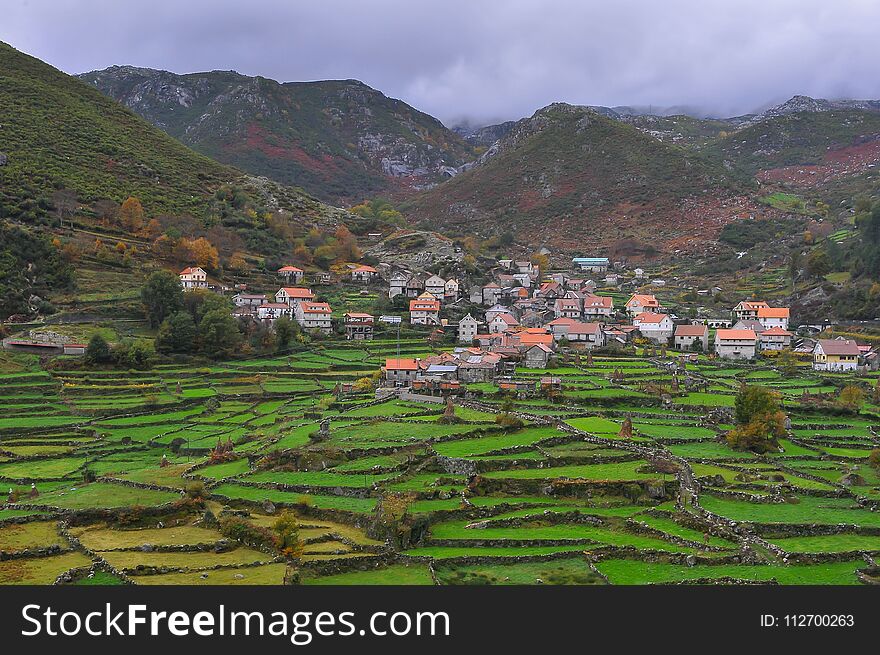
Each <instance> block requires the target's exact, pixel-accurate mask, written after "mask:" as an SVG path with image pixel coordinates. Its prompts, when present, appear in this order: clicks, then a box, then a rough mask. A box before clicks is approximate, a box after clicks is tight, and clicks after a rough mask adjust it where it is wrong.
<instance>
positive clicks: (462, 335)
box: [458, 314, 480, 343]
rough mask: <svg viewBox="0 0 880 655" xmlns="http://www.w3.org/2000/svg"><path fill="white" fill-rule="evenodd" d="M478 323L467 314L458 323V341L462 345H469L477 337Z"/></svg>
mask: <svg viewBox="0 0 880 655" xmlns="http://www.w3.org/2000/svg"><path fill="white" fill-rule="evenodd" d="M479 327H480V322H479V321H478V320H477V319H475V318H474V317H473V316H471V315H470V314H468V315H467V316H465V317H464V318H462V319H461V320H460V321H459V322H458V340H459V341H461V342H462V343H471V342H472V341H473V340H474V338H475V337H476V336H477V331H478V329H479Z"/></svg>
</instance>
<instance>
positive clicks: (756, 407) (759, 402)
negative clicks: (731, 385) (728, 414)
mask: <svg viewBox="0 0 880 655" xmlns="http://www.w3.org/2000/svg"><path fill="white" fill-rule="evenodd" d="M780 400H781V395H780V394H779V393H777V392H775V391H771V390H769V389H765V388H764V387H759V386H752V385H743V387H742V388H741V389H740V391H739V393H738V394H737V396H736V400H735V402H734V415H735V417H736V423H737V426H736V427H735V428H734V429H732V430H730V431H729V432H728V433H727V435H726V439H727V444H728V445H729V446H730V447H731V448H733V449H734V450H751V451H753V452H758V453H764V452H767V451H768V450H772V449H775V448H778V447H779V442H778V439H779V438H781V437H784V436H785V432H786V431H785V422H786V416H785V413H784V412H783V411H782V410H781V408H780Z"/></svg>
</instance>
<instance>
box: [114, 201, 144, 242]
mask: <svg viewBox="0 0 880 655" xmlns="http://www.w3.org/2000/svg"><path fill="white" fill-rule="evenodd" d="M119 222H120V223H121V224H122V227H123V228H125V229H126V230H128V231H129V232H131V233H134V232H137V231H138V230H140V229H141V227H142V226H143V224H144V206H143V205H142V204H141V201H140V200H138V199H137V198H135V197H134V196H130V197H128V198H126V200H125V202H123V203H122V206H121V207H120V208H119Z"/></svg>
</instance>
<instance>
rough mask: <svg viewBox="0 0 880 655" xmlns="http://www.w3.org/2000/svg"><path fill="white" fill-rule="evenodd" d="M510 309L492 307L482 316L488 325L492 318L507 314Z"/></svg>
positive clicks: (499, 306)
mask: <svg viewBox="0 0 880 655" xmlns="http://www.w3.org/2000/svg"><path fill="white" fill-rule="evenodd" d="M509 313H510V308H509V307H505V306H504V305H493V306H492V307H490V308H489V309H487V310H486V313H485V314H484V315H483V318H484V319H485V321H486V323H487V324H488V323H489V322H490V321H491V320H492V319H493V318H495V317H496V316H498V315H499V314H509Z"/></svg>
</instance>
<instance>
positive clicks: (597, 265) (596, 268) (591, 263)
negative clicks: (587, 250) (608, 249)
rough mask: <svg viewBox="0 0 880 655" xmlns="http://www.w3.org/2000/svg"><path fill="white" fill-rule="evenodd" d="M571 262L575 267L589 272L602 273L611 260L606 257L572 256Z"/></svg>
mask: <svg viewBox="0 0 880 655" xmlns="http://www.w3.org/2000/svg"><path fill="white" fill-rule="evenodd" d="M571 263H572V264H573V265H574V267H575V268H577V269H579V270H581V271H589V272H590V273H604V272H605V271H607V270H608V266H609V265H610V263H611V262H609V261H608V258H607V257H574V258H572V260H571Z"/></svg>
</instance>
